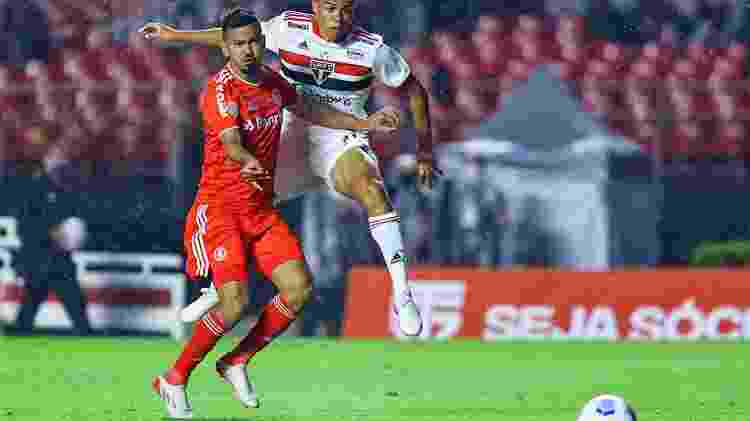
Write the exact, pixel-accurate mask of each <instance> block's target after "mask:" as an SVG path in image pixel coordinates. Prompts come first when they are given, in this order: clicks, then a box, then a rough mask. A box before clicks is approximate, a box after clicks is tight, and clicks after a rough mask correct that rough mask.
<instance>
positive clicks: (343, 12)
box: [313, 0, 354, 41]
mask: <svg viewBox="0 0 750 421" xmlns="http://www.w3.org/2000/svg"><path fill="white" fill-rule="evenodd" d="M313 12H315V19H316V21H317V22H318V26H319V27H320V32H321V35H323V36H324V37H325V38H331V37H332V38H334V39H328V41H335V40H337V39H339V38H341V37H342V36H344V35H346V34H348V33H349V32H351V30H352V22H353V20H354V0H313Z"/></svg>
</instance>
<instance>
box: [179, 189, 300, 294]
mask: <svg viewBox="0 0 750 421" xmlns="http://www.w3.org/2000/svg"><path fill="white" fill-rule="evenodd" d="M183 241H184V246H185V252H186V255H187V262H186V270H187V275H188V277H189V278H191V279H199V278H206V277H208V276H209V275H210V276H211V280H212V281H213V283H214V285H215V286H216V287H220V286H221V285H224V284H225V283H227V282H230V281H242V282H247V280H248V276H249V273H248V263H249V257H250V256H252V257H254V258H255V263H256V265H257V267H258V270H259V271H260V273H262V274H263V275H264V276H265V277H266V279H269V280H270V279H271V274H272V273H273V271H274V269H276V267H277V266H279V265H281V264H283V263H286V262H289V261H292V260H300V261H302V260H303V259H304V257H303V254H302V247H301V246H300V242H299V240H298V239H297V236H296V235H295V234H294V232H292V230H291V229H290V228H289V226H288V225H287V224H286V222H284V220H283V219H282V217H281V215H280V214H279V213H278V211H277V210H275V209H269V210H263V211H260V212H258V213H253V214H249V215H238V214H231V213H228V212H225V211H222V210H221V209H219V208H218V207H217V206H215V205H209V204H207V203H201V202H196V203H194V204H193V207H192V208H191V209H190V213H188V217H187V220H186V224H185V236H184V239H183Z"/></svg>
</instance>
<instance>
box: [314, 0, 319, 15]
mask: <svg viewBox="0 0 750 421" xmlns="http://www.w3.org/2000/svg"><path fill="white" fill-rule="evenodd" d="M312 9H313V13H314V14H316V15H317V14H318V12H320V0H312Z"/></svg>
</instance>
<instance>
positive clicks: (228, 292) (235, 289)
mask: <svg viewBox="0 0 750 421" xmlns="http://www.w3.org/2000/svg"><path fill="white" fill-rule="evenodd" d="M217 291H218V295H219V305H218V306H217V308H219V309H221V313H222V316H223V317H224V323H225V324H226V325H228V326H234V325H236V324H237V323H238V322H239V321H240V320H242V318H243V317H245V315H246V314H247V312H248V309H249V298H248V290H247V284H246V283H244V282H229V283H226V284H224V285H222V286H221V287H219V288H218V290H217Z"/></svg>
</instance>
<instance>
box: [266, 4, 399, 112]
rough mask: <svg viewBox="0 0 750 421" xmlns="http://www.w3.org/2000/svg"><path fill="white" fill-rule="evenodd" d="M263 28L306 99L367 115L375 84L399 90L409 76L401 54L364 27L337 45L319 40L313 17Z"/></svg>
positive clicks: (282, 19)
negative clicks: (368, 101)
mask: <svg viewBox="0 0 750 421" xmlns="http://www.w3.org/2000/svg"><path fill="white" fill-rule="evenodd" d="M262 29H263V33H264V34H265V36H266V48H268V49H269V50H271V51H273V52H274V53H276V54H278V56H279V59H280V61H281V73H282V75H283V76H284V77H285V78H286V79H287V80H288V81H289V82H290V83H292V84H293V85H294V86H295V87H297V89H298V91H299V92H300V93H301V94H303V95H304V96H306V97H307V98H313V99H315V100H317V101H318V102H321V103H324V104H328V105H330V106H332V107H334V108H336V109H337V110H339V111H342V112H346V113H349V114H353V115H356V116H358V117H365V116H366V112H365V105H366V103H367V100H368V98H369V96H370V89H371V86H372V83H373V81H375V80H378V81H380V82H382V83H383V84H385V85H386V86H390V87H394V88H395V87H398V86H400V85H401V84H403V83H404V81H405V80H406V78H407V77H408V76H409V74H410V69H409V65H408V64H407V63H406V60H404V58H403V57H402V56H401V54H399V53H398V52H397V51H396V50H394V49H392V48H390V47H389V46H387V45H386V44H384V43H383V38H382V37H381V36H380V35H377V34H374V33H371V32H368V31H366V30H364V29H362V28H360V27H356V26H355V27H354V29H353V30H352V32H351V33H350V34H349V35H348V36H347V37H346V38H345V39H344V40H343V41H341V42H338V43H332V42H328V41H326V40H324V39H322V38H321V37H320V36H318V35H317V30H316V28H315V25H314V23H313V20H312V15H310V14H308V13H301V12H294V11H286V12H284V13H282V14H280V15H278V16H276V17H274V18H272V19H270V20H267V21H264V22H262Z"/></svg>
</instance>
